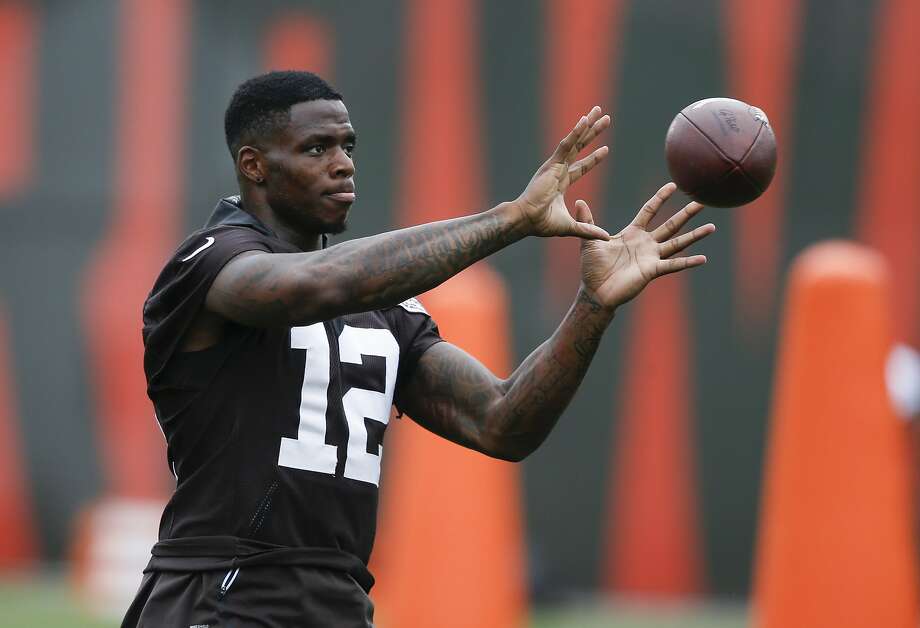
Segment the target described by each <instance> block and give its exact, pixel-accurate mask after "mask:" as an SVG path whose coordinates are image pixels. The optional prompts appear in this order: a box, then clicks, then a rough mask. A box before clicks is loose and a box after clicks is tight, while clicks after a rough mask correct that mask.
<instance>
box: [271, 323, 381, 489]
mask: <svg viewBox="0 0 920 628" xmlns="http://www.w3.org/2000/svg"><path fill="white" fill-rule="evenodd" d="M291 348H292V349H305V350H306V352H307V354H306V359H305V360H304V375H303V387H302V389H301V395H300V424H299V426H298V429H297V438H282V439H281V450H280V452H279V453H278V464H279V465H280V466H282V467H290V468H293V469H304V470H306V471H316V472H318V473H328V474H330V475H334V474H335V467H336V463H337V461H338V455H337V453H338V447H336V446H335V445H328V444H326V410H327V395H328V389H329V365H330V358H329V340H328V338H327V337H326V330H325V328H324V326H323V324H322V323H314V324H313V325H308V326H306V327H294V328H292V329H291ZM362 355H368V356H378V357H381V358H383V359H384V362H385V364H386V378H385V380H384V381H385V386H384V391H383V392H377V391H373V390H365V389H363V388H351V389H350V390H349V391H348V392H347V393H345V395H344V396H343V397H342V406H343V407H344V409H345V420H346V421H347V422H348V443H347V447H346V452H347V454H346V457H345V477H347V478H350V479H352V480H360V481H362V482H370V483H371V484H378V483H379V481H380V459H381V457H382V456H383V446H380V447H379V448H378V455H374V454H372V453H368V452H367V427H366V425H365V419H369V420H372V421H377V422H379V423H383V424H384V425H386V424H387V422H389V420H390V406H391V405H392V404H393V389H394V387H395V386H396V367H397V365H398V364H399V344H398V343H397V342H396V338H394V337H393V334H392V333H391V332H390V330H388V329H365V328H362V327H351V326H349V325H345V327H344V329H342V333H341V334H340V335H339V359H340V361H341V362H347V363H349V364H357V365H361V364H362V363H363V360H362V358H361V356H362Z"/></svg>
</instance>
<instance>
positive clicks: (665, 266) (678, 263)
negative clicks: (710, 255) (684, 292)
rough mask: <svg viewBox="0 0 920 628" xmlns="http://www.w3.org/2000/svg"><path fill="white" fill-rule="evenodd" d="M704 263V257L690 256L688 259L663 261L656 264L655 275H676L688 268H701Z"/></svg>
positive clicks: (680, 258)
mask: <svg viewBox="0 0 920 628" xmlns="http://www.w3.org/2000/svg"><path fill="white" fill-rule="evenodd" d="M705 263H706V256H705V255H692V256H690V257H677V258H675V259H664V260H661V261H660V262H658V267H657V268H656V269H655V274H656V275H657V276H658V277H661V276H662V275H670V274H671V273H677V272H680V271H682V270H686V269H688V268H694V267H696V266H702V265H703V264H705Z"/></svg>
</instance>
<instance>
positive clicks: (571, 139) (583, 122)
mask: <svg viewBox="0 0 920 628" xmlns="http://www.w3.org/2000/svg"><path fill="white" fill-rule="evenodd" d="M587 128H589V127H588V118H587V117H586V116H582V117H581V118H580V119H579V120H578V124H576V125H575V128H573V129H572V130H571V131H569V134H568V135H566V136H565V137H564V138H562V141H561V142H559V145H558V146H557V147H556V150H555V151H553V154H552V156H551V157H550V158H549V159H550V161H551V162H554V163H564V162H565V161H566V159H567V158H568V155H569V153H571V152H572V149H574V148H575V146H576V145H577V144H578V139H579V138H580V137H581V136H582V134H583V133H584V131H585V129H587Z"/></svg>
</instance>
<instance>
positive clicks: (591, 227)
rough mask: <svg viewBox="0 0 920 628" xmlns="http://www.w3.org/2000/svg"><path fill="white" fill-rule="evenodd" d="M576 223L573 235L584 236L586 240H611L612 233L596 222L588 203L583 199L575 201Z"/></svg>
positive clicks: (574, 215)
mask: <svg viewBox="0 0 920 628" xmlns="http://www.w3.org/2000/svg"><path fill="white" fill-rule="evenodd" d="M572 217H573V218H574V219H575V224H574V225H573V229H572V235H574V236H578V237H579V238H583V239H584V240H609V239H610V234H609V233H607V232H606V231H605V230H604V229H601V228H600V227H598V226H596V225H595V224H594V216H592V215H591V210H590V208H588V204H587V203H586V202H584V201H583V200H580V199H579V200H577V201H575V211H574V212H573V216H572Z"/></svg>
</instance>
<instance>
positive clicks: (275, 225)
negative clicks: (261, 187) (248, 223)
mask: <svg viewBox="0 0 920 628" xmlns="http://www.w3.org/2000/svg"><path fill="white" fill-rule="evenodd" d="M240 203H241V205H242V208H243V210H245V211H247V212H249V213H250V214H252V215H253V216H255V217H256V218H257V219H258V220H259V221H260V222H261V223H262V224H264V225H265V226H266V227H268V228H269V229H271V230H272V231H274V232H275V235H276V236H277V237H278V239H279V240H283V241H284V242H288V243H290V244H293V245H294V246H296V247H297V248H299V249H300V250H301V251H318V250H319V249H321V248H323V244H322V234H319V233H301V232H298V231H296V230H294V229H292V228H291V227H289V226H288V225H287V224H285V223H284V222H283V221H281V220H279V219H278V217H277V215H276V214H275V212H273V211H272V208H271V206H270V205H269V204H268V203H267V202H266V201H265V199H264V197H261V195H257V194H252V193H250V192H249V190H240Z"/></svg>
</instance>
